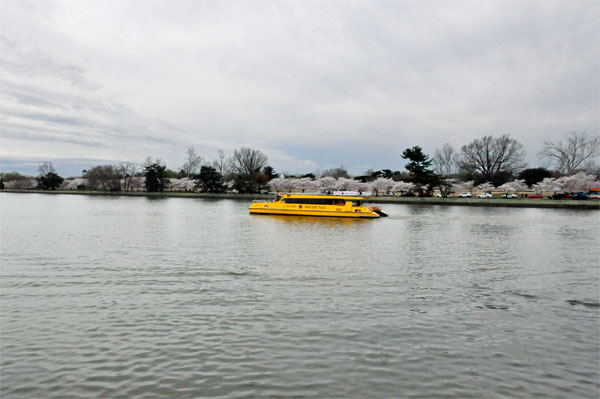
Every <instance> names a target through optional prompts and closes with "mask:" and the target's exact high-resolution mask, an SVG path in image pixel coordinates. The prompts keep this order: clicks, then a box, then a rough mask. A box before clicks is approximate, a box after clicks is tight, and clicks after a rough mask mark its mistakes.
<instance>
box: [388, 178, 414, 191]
mask: <svg viewBox="0 0 600 399" xmlns="http://www.w3.org/2000/svg"><path fill="white" fill-rule="evenodd" d="M414 188H415V185H414V184H413V183H409V182H405V181H402V180H401V181H397V182H395V183H394V185H393V186H392V191H393V192H395V193H396V192H400V193H405V192H409V191H411V190H413V189H414Z"/></svg>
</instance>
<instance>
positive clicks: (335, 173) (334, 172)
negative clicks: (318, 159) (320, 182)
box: [321, 165, 350, 179]
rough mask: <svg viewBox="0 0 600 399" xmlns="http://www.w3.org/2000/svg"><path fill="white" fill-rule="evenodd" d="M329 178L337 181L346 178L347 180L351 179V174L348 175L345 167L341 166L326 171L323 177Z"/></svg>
mask: <svg viewBox="0 0 600 399" xmlns="http://www.w3.org/2000/svg"><path fill="white" fill-rule="evenodd" d="M327 176H330V177H333V178H335V179H337V178H339V177H344V178H346V179H349V178H350V174H349V173H348V171H347V170H346V168H344V165H341V166H340V167H339V168H333V169H325V170H324V171H323V172H322V173H321V177H327Z"/></svg>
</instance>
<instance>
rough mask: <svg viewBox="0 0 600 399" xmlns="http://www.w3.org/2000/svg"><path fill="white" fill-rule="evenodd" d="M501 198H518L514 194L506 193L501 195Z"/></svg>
mask: <svg viewBox="0 0 600 399" xmlns="http://www.w3.org/2000/svg"><path fill="white" fill-rule="evenodd" d="M502 198H519V196H518V195H517V194H515V193H506V194H502Z"/></svg>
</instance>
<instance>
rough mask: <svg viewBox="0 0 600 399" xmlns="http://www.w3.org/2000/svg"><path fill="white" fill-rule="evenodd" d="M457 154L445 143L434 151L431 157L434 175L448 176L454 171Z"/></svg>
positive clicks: (450, 145)
mask: <svg viewBox="0 0 600 399" xmlns="http://www.w3.org/2000/svg"><path fill="white" fill-rule="evenodd" d="M456 157H457V154H456V151H454V147H452V144H450V143H446V144H444V145H443V146H442V148H438V149H437V150H435V155H434V156H433V167H434V169H435V171H436V173H438V174H440V175H443V176H448V175H451V174H452V173H454V172H455V171H456V161H457V159H456Z"/></svg>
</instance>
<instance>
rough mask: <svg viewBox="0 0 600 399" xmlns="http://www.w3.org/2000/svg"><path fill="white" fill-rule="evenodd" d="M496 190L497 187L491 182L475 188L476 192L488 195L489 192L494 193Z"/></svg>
mask: <svg viewBox="0 0 600 399" xmlns="http://www.w3.org/2000/svg"><path fill="white" fill-rule="evenodd" d="M494 188H495V187H494V185H493V184H492V183H490V182H489V181H486V182H485V183H482V184H480V185H478V186H477V187H475V190H477V191H482V192H485V193H487V192H490V191H492V190H493V189H494Z"/></svg>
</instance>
